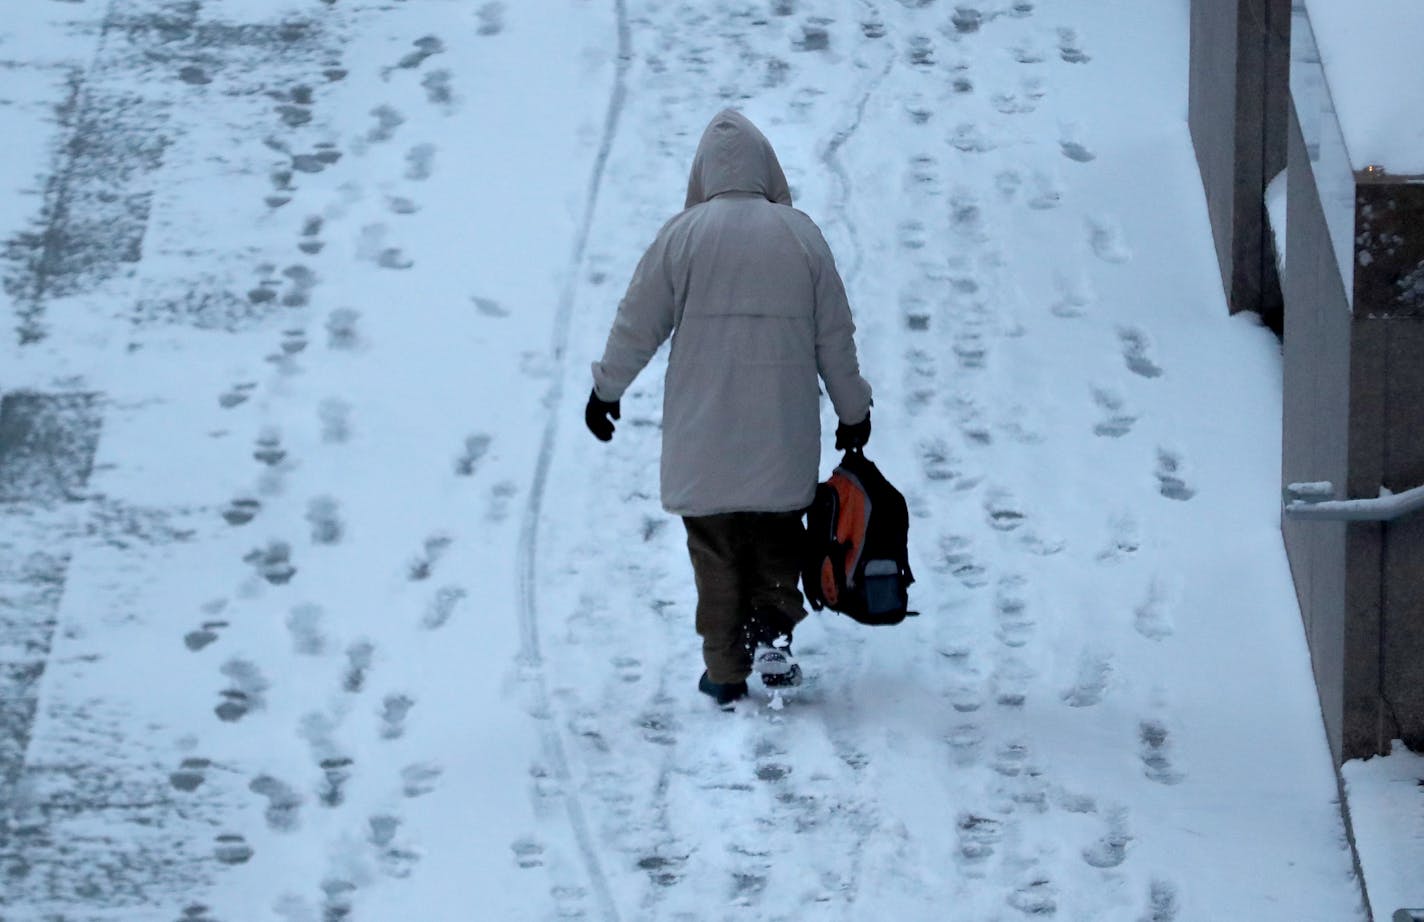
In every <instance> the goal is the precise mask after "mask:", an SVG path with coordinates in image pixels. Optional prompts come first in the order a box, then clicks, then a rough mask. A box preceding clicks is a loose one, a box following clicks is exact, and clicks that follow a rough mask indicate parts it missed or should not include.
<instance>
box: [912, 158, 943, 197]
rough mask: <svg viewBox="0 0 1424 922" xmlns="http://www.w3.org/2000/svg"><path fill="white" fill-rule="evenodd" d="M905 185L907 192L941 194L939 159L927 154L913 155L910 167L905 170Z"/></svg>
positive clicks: (928, 194) (929, 194)
mask: <svg viewBox="0 0 1424 922" xmlns="http://www.w3.org/2000/svg"><path fill="white" fill-rule="evenodd" d="M904 186H905V190H906V191H907V192H911V191H912V192H914V193H915V194H918V195H926V196H936V195H939V194H940V193H941V192H942V191H943V190H942V189H941V188H940V174H939V161H937V160H935V158H933V157H930V156H927V155H925V154H917V155H915V156H913V157H911V158H910V164H909V168H908V169H907V170H906V171H905V180H904Z"/></svg>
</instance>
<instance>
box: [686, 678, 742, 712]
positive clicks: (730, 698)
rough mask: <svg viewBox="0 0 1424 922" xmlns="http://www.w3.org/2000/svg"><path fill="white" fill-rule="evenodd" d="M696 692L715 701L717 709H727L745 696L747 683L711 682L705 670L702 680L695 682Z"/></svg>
mask: <svg viewBox="0 0 1424 922" xmlns="http://www.w3.org/2000/svg"><path fill="white" fill-rule="evenodd" d="M697 690H698V691H700V692H702V694H704V695H706V696H707V697H709V698H711V699H712V700H713V701H716V702H717V705H718V707H721V708H723V709H729V708H731V706H732V704H733V702H735V701H736V700H737V699H738V698H745V697H746V696H747V683H746V682H713V681H712V678H711V677H710V676H708V675H707V670H705V669H704V670H702V678H700V679H698V680H697Z"/></svg>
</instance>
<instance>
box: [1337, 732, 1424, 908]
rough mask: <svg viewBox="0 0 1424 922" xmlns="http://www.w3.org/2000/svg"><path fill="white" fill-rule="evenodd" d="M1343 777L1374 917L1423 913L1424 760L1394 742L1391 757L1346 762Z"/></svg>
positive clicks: (1397, 741)
mask: <svg viewBox="0 0 1424 922" xmlns="http://www.w3.org/2000/svg"><path fill="white" fill-rule="evenodd" d="M1342 774H1343V775H1344V776H1345V787H1346V791H1347V792H1348V795H1349V798H1350V818H1351V822H1352V824H1353V826H1354V831H1355V840H1356V842H1357V843H1358V847H1359V851H1360V863H1361V864H1362V865H1363V866H1364V869H1365V876H1366V879H1367V880H1368V881H1369V893H1370V905H1371V906H1372V907H1373V909H1374V917H1375V918H1376V919H1380V920H1384V919H1392V918H1393V917H1394V913H1395V910H1397V909H1418V910H1424V875H1421V874H1420V873H1419V869H1420V868H1424V756H1421V755H1418V754H1415V753H1412V752H1410V751H1409V750H1408V749H1405V748H1404V744H1403V743H1401V742H1400V741H1399V740H1395V741H1394V751H1393V752H1392V753H1391V754H1390V755H1389V756H1387V757H1384V756H1379V757H1376V758H1373V759H1356V760H1354V761H1351V762H1346V763H1345V766H1344V768H1343V769H1342Z"/></svg>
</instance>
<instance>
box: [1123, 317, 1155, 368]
mask: <svg viewBox="0 0 1424 922" xmlns="http://www.w3.org/2000/svg"><path fill="white" fill-rule="evenodd" d="M1117 337H1118V340H1119V341H1120V342H1121V344H1122V358H1123V361H1124V362H1126V363H1127V370H1128V371H1130V372H1132V373H1133V374H1135V375H1138V376H1140V377H1143V378H1160V377H1161V376H1162V368H1161V367H1160V366H1159V365H1158V364H1157V363H1156V362H1154V361H1152V358H1151V356H1150V355H1148V353H1149V351H1150V350H1151V342H1150V340H1148V338H1147V334H1146V333H1144V332H1143V331H1142V330H1140V329H1138V328H1137V327H1118V331H1117Z"/></svg>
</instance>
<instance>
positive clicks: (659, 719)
mask: <svg viewBox="0 0 1424 922" xmlns="http://www.w3.org/2000/svg"><path fill="white" fill-rule="evenodd" d="M638 729H639V730H640V731H641V732H642V736H643V739H645V740H647V741H648V742H650V743H652V744H653V745H655V746H672V745H674V744H676V743H677V732H678V731H679V730H680V729H682V727H681V725H680V724H679V723H678V722H677V718H676V717H674V716H673V715H672V713H671V712H670V711H667V710H663V709H657V710H649V711H644V712H643V713H642V714H641V715H639V717H638Z"/></svg>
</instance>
